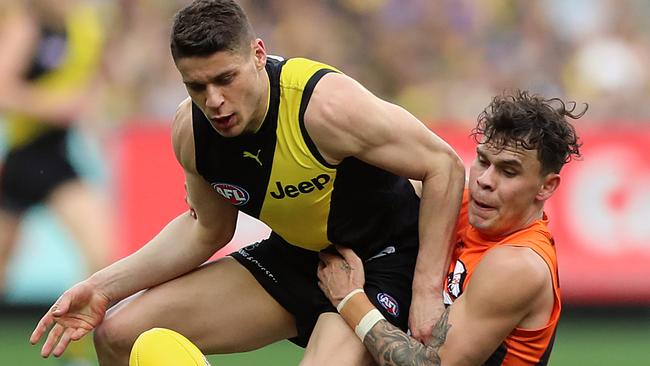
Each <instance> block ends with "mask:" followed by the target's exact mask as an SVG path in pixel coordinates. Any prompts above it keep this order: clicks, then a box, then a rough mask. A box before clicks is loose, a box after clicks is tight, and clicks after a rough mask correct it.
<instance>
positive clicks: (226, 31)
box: [170, 0, 255, 60]
mask: <svg viewBox="0 0 650 366" xmlns="http://www.w3.org/2000/svg"><path fill="white" fill-rule="evenodd" d="M254 38H255V35H254V32H253V27H252V26H251V25H250V23H249V21H248V17H246V14H245V13H244V11H243V10H242V8H241V7H240V6H239V5H238V4H237V3H236V2H235V1H233V0H195V1H193V2H192V3H191V4H189V5H187V6H186V7H184V8H183V9H181V10H180V11H178V13H176V15H175V16H174V22H173V25H172V33H171V42H170V43H171V51H172V57H173V58H174V60H177V59H179V58H183V57H195V56H199V57H202V56H209V55H211V54H213V53H215V52H219V51H237V50H239V49H240V48H241V47H242V46H243V45H245V44H246V43H248V42H250V41H251V40H253V39H254Z"/></svg>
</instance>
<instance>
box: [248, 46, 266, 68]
mask: <svg viewBox="0 0 650 366" xmlns="http://www.w3.org/2000/svg"><path fill="white" fill-rule="evenodd" d="M251 45H252V49H253V57H255V66H257V69H258V70H261V69H263V68H264V67H265V66H266V46H265V45H264V41H262V40H261V39H259V38H256V39H255V40H254V41H252V42H251Z"/></svg>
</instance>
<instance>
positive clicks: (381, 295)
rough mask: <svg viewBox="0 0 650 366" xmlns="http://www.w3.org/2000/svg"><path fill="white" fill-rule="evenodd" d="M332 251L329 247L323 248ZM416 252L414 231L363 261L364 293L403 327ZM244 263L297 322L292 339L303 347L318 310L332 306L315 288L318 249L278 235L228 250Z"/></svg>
mask: <svg viewBox="0 0 650 366" xmlns="http://www.w3.org/2000/svg"><path fill="white" fill-rule="evenodd" d="M326 250H328V251H331V250H332V249H331V248H328V249H326ZM417 253H418V236H417V232H413V233H412V234H410V235H407V236H406V237H404V238H403V239H402V240H400V242H399V243H397V242H396V243H386V246H385V247H384V249H382V250H381V251H380V252H378V253H375V254H373V255H372V256H370V257H369V258H365V259H363V260H364V271H365V275H366V284H365V287H364V291H365V292H366V294H367V295H368V297H369V299H370V301H371V302H372V303H373V304H374V305H375V306H376V307H377V309H379V311H380V312H381V313H382V314H383V315H384V317H385V318H386V320H388V321H389V322H390V323H392V324H394V325H396V326H397V327H399V328H400V329H402V330H404V331H406V330H407V328H408V315H409V307H410V306H411V284H412V282H413V272H414V269H415V260H416V257H417ZM230 255H231V256H232V257H233V258H235V259H236V260H237V261H238V262H239V263H241V264H242V265H243V266H244V267H246V268H247V269H248V270H249V271H250V272H251V273H252V274H253V276H254V277H255V278H256V279H257V281H258V282H259V283H260V284H261V285H262V287H263V288H264V289H265V290H266V291H267V292H268V293H269V294H270V295H271V296H272V297H273V298H274V299H275V300H276V301H277V302H278V303H279V304H280V305H282V306H283V307H284V308H285V309H286V310H287V311H289V313H291V314H293V316H294V317H295V320H296V326H297V330H298V336H297V337H295V338H293V339H291V341H292V342H293V343H295V344H297V345H298V346H301V347H305V346H306V345H307V342H308V341H309V337H310V336H311V332H312V331H313V329H314V326H315V325H316V321H317V320H318V317H319V315H320V314H322V313H325V312H336V308H335V307H334V306H333V305H332V304H331V303H330V302H329V300H328V299H327V297H325V295H324V294H323V293H322V291H321V290H320V288H319V287H318V277H317V275H316V271H317V269H318V262H319V258H318V253H317V252H314V251H310V250H306V249H303V248H299V247H296V246H294V245H291V244H289V243H287V242H286V241H285V240H284V239H282V238H281V237H280V236H279V235H277V234H275V233H271V235H270V236H269V238H267V239H265V240H262V241H260V242H258V243H255V244H252V245H249V246H247V247H245V248H242V249H240V250H239V251H237V252H234V253H231V254H230Z"/></svg>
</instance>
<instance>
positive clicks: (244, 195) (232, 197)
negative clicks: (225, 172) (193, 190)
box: [212, 183, 250, 206]
mask: <svg viewBox="0 0 650 366" xmlns="http://www.w3.org/2000/svg"><path fill="white" fill-rule="evenodd" d="M212 188H213V189H214V190H215V191H217V193H219V194H220V195H222V196H223V197H224V198H225V199H227V200H228V201H230V203H232V204H233V205H235V206H241V205H245V204H246V202H248V198H249V197H250V195H249V194H248V192H246V190H245V189H244V188H241V187H237V186H235V185H232V184H228V183H212Z"/></svg>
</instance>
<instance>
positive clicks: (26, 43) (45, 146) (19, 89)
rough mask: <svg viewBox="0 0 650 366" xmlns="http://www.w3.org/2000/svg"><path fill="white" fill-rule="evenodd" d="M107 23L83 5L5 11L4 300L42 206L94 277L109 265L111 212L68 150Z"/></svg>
mask: <svg viewBox="0 0 650 366" xmlns="http://www.w3.org/2000/svg"><path fill="white" fill-rule="evenodd" d="M99 17H100V15H99V14H98V11H97V9H96V8H95V6H93V5H90V4H88V3H86V2H84V1H81V0H65V1H60V0H20V1H7V2H2V4H0V55H2V56H1V57H0V80H1V82H0V113H1V114H2V120H3V121H4V126H3V127H4V131H5V132H6V141H7V145H8V149H7V155H6V157H5V158H4V164H3V166H2V169H1V172H0V292H1V290H2V287H3V285H4V282H5V281H4V269H5V267H6V264H7V262H8V260H9V257H10V254H11V251H12V249H13V247H14V245H15V243H16V237H17V232H18V230H19V224H20V222H21V221H22V217H23V215H24V214H25V212H26V211H27V210H28V209H29V208H31V207H32V206H34V205H36V204H45V205H47V207H48V208H50V209H51V210H52V211H53V212H54V213H55V214H56V215H57V218H58V219H59V220H60V221H61V222H62V223H63V224H64V225H65V227H66V229H68V231H69V233H70V234H72V238H73V239H75V242H76V243H77V244H79V245H80V247H81V252H82V257H83V258H84V259H85V261H86V263H85V264H86V266H87V268H88V269H89V270H90V273H92V272H95V271H97V270H99V269H101V268H102V267H104V266H105V265H106V264H107V263H108V260H107V250H108V248H109V246H110V244H111V243H110V242H111V239H110V236H111V235H110V232H111V229H110V227H109V220H108V217H107V216H108V213H107V210H106V209H105V207H104V203H102V200H101V198H100V197H98V194H97V192H95V189H93V188H91V187H90V185H89V184H87V183H85V182H83V181H82V179H81V178H80V177H79V174H78V173H77V171H76V170H75V169H74V168H73V165H72V164H71V162H70V159H69V157H68V154H67V149H66V141H67V136H68V134H69V131H70V129H71V127H70V125H71V124H73V123H75V122H76V121H77V120H78V117H79V115H80V114H82V111H83V110H84V108H85V106H86V105H87V104H88V101H89V99H90V98H91V97H92V95H93V93H92V92H91V90H93V89H94V87H95V85H97V76H98V69H99V67H100V64H101V60H102V51H103V44H104V32H103V29H102V26H101V22H100V18H99Z"/></svg>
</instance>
